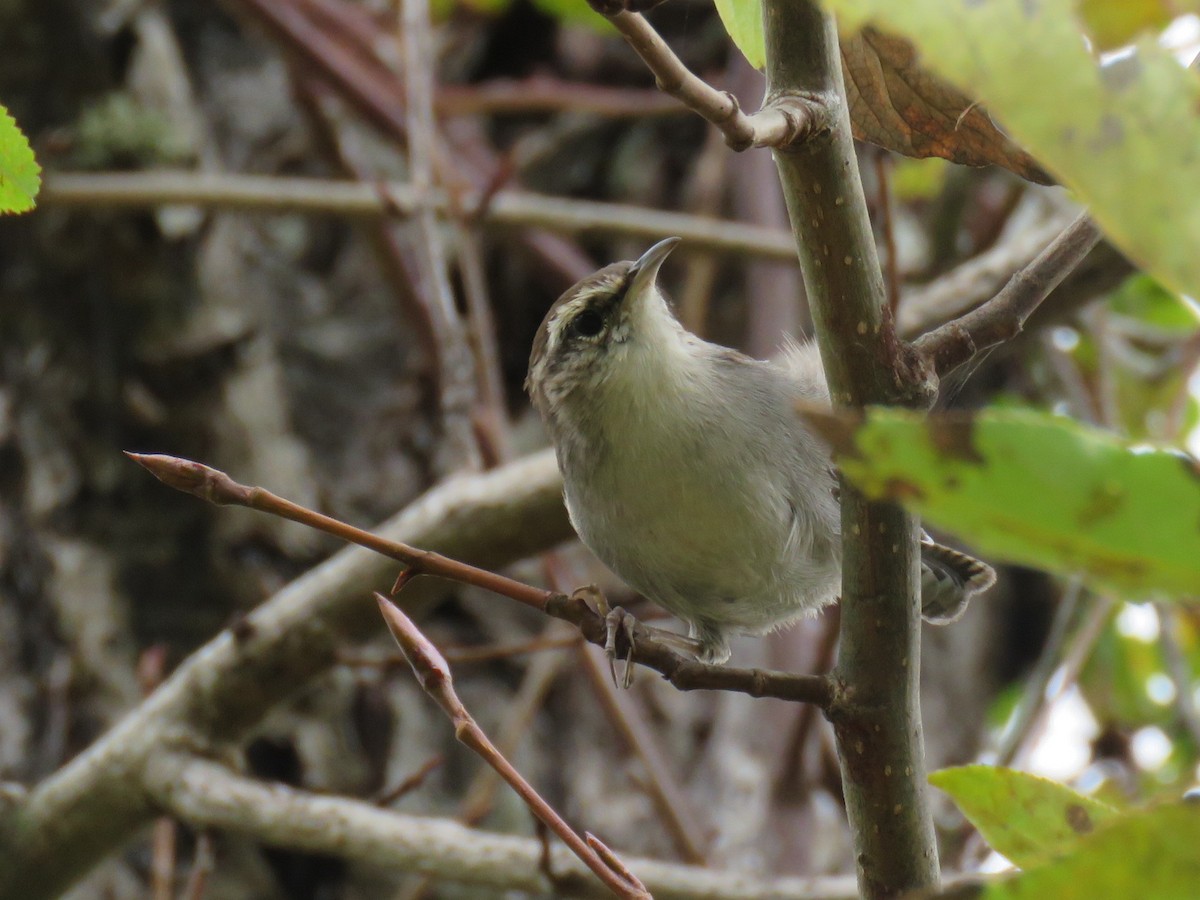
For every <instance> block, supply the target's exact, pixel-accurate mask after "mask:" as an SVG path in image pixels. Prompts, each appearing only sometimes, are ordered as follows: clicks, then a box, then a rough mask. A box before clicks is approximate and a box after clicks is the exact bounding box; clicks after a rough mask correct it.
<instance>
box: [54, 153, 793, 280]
mask: <svg viewBox="0 0 1200 900" xmlns="http://www.w3.org/2000/svg"><path fill="white" fill-rule="evenodd" d="M385 187H386V192H385V196H386V199H385V196H382V195H381V193H380V190H379V187H378V186H376V185H371V184H367V183H364V182H355V181H345V180H332V179H320V178H290V177H289V178H277V177H272V176H263V175H228V174H215V173H214V174H197V173H194V172H166V171H158V172H108V173H95V174H86V173H58V174H55V175H49V176H47V178H46V183H45V185H44V186H43V189H42V194H41V195H40V196H39V198H38V202H39V204H40V205H41V206H44V207H49V206H64V207H78V206H83V207H106V208H119V207H126V208H133V209H146V208H156V207H159V206H180V205H183V206H188V205H195V206H205V207H211V208H220V209H226V210H234V211H247V212H259V213H312V214H322V213H323V214H329V215H344V216H365V217H376V216H382V215H388V214H391V215H411V214H412V213H414V212H415V211H416V210H417V208H418V206H419V205H420V204H419V200H418V197H417V192H416V191H415V190H414V189H413V187H412V185H410V184H407V183H404V182H389V183H387V184H386V186H385ZM426 202H427V204H428V206H429V207H430V208H432V209H434V210H436V211H438V212H440V213H445V212H447V211H448V210H449V205H450V201H449V199H448V197H447V196H446V194H445V193H444V192H442V191H432V192H431V193H430V194H429V196H428V197H427V198H426ZM482 221H484V222H485V223H488V224H492V225H496V226H504V227H517V226H537V227H540V228H548V229H553V230H555V231H561V232H567V233H584V232H589V233H593V234H612V235H623V236H629V237H636V238H660V237H662V236H663V235H665V234H673V235H678V236H679V237H681V238H683V239H684V240H685V241H686V242H687V243H688V245H689V246H691V247H693V248H694V249H698V250H708V251H713V252H719V253H736V254H739V255H749V256H761V257H765V258H767V259H778V260H784V261H789V262H792V263H795V261H796V253H795V249H794V247H793V245H792V243H791V237H790V236H789V235H788V233H787V232H786V231H783V230H782V229H779V228H761V227H756V226H753V225H744V224H739V223H737V222H730V221H726V220H722V219H715V218H710V217H706V216H692V215H687V214H686V213H675V212H667V211H664V210H657V209H648V208H646V207H639V206H629V205H625V204H619V203H600V202H595V201H590V200H573V199H568V198H565V197H547V196H543V195H540V194H533V193H529V192H527V191H498V192H496V193H495V194H494V195H492V197H491V198H490V200H489V202H488V204H487V207H486V209H485V210H484V211H483V213H482Z"/></svg>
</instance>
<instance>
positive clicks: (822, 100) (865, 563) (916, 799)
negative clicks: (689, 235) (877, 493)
mask: <svg viewBox="0 0 1200 900" xmlns="http://www.w3.org/2000/svg"><path fill="white" fill-rule="evenodd" d="M763 17H764V23H765V26H766V35H767V79H768V96H767V102H768V103H770V102H772V101H773V100H774V99H775V98H777V97H780V96H796V95H800V96H804V97H807V98H808V99H809V100H810V101H811V102H812V103H813V104H814V107H815V108H816V109H817V110H818V113H817V115H818V116H819V119H818V123H817V125H816V128H815V130H814V133H813V134H812V136H811V137H809V138H808V139H807V140H805V141H804V142H803V143H800V144H796V145H793V146H791V147H789V148H786V149H781V150H777V151H776V152H775V162H776V165H777V167H778V169H779V175H780V180H781V181H782V183H783V188H784V193H785V195H786V199H787V206H788V213H789V215H790V217H791V220H792V230H793V232H794V234H795V236H796V241H797V245H798V248H799V255H800V262H801V267H802V269H803V272H804V281H805V285H806V287H807V289H808V296H809V303H810V306H811V308H812V315H813V321H814V324H815V326H816V332H817V338H818V341H819V344H820V347H821V356H822V359H823V360H824V364H825V370H826V373H827V376H828V380H829V387H830V392H831V394H832V395H833V398H834V402H835V403H836V404H839V405H846V406H861V405H865V404H868V403H914V402H921V401H923V400H925V399H927V396H928V393H929V392H930V391H931V385H930V384H929V382H928V380H927V379H925V378H924V377H923V376H922V374H921V372H920V370H919V368H918V367H917V366H914V365H913V359H914V357H913V354H912V353H911V351H909V350H908V348H907V346H906V345H904V344H902V343H901V342H900V341H898V340H897V338H896V336H895V330H894V325H893V322H892V318H891V315H890V313H889V311H888V310H887V301H886V296H885V292H884V287H883V280H882V277H881V275H880V269H879V261H878V259H877V257H876V253H875V242H874V238H873V237H872V234H871V227H870V222H869V220H868V217H867V208H866V203H865V200H864V197H863V189H862V184H861V182H860V180H859V173H858V164H857V161H856V159H855V155H854V145H853V141H852V139H851V134H850V119H849V112H848V109H847V105H846V99H845V92H844V89H843V85H842V72H841V65H840V56H839V51H838V38H837V30H836V27H835V25H834V23H833V21H832V19H831V18H829V17H827V16H825V15H823V14H822V13H821V11H820V10H819V9H818V7H817V6H816V4H815V3H812V2H809V0H764V2H763ZM841 496H842V536H843V541H844V551H843V553H844V555H843V574H842V620H841V658H840V661H839V663H838V669H837V675H838V676H839V678H840V679H841V681H842V682H843V683H844V684H845V686H846V692H847V693H846V702H845V703H843V704H840V705H838V706H837V707H835V708H834V709H832V710H831V711H830V719H831V720H832V722H833V725H834V729H835V731H836V734H837V742H838V753H839V757H840V761H841V767H842V782H843V785H844V788H845V795H846V808H847V811H848V814H849V817H850V825H851V828H852V829H853V831H854V839H855V848H856V859H857V863H858V879H859V887H860V890H861V892H862V894H863V896H864V897H871V898H876V897H894V896H897V895H899V894H902V893H905V892H906V891H910V890H915V889H923V888H930V887H934V886H935V885H936V884H937V882H938V877H939V875H938V860H937V852H936V846H935V843H934V834H933V824H932V819H931V817H930V814H929V807H928V802H927V799H926V796H925V785H924V779H925V771H924V769H925V765H924V749H923V742H922V736H921V719H920V708H919V700H918V676H919V671H920V650H921V646H920V608H919V606H920V596H919V594H920V590H919V580H918V551H917V533H918V525H917V522H916V520H915V519H914V517H912V516H911V515H909V514H907V513H905V512H904V511H903V510H902V509H900V508H899V507H897V506H894V505H892V504H887V503H871V502H868V501H867V500H866V499H865V498H863V497H862V495H860V494H859V493H858V492H857V491H855V490H853V489H851V488H850V487H849V486H848V485H843V487H842V493H841Z"/></svg>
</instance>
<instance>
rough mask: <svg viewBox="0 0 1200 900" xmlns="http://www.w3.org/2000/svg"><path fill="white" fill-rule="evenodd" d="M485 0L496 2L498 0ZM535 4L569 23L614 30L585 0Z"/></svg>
mask: <svg viewBox="0 0 1200 900" xmlns="http://www.w3.org/2000/svg"><path fill="white" fill-rule="evenodd" d="M476 2H479V0H476ZM483 2H485V3H495V2H496V0H483ZM533 5H534V6H536V7H537V8H538V9H540V10H541V11H542V12H544V13H546V14H548V15H551V16H553V17H554V18H556V19H558V20H559V21H560V22H564V23H566V24H568V25H584V26H586V27H588V28H592V29H594V30H596V31H601V32H604V33H605V34H611V33H612V31H613V26H612V23H611V22H609V21H608V19H606V18H604V16H602V15H600V13H598V12H596V11H595V10H594V9H592V8H591V7H590V6H588V4H587V3H585V2H584V0H533Z"/></svg>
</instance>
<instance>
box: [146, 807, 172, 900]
mask: <svg viewBox="0 0 1200 900" xmlns="http://www.w3.org/2000/svg"><path fill="white" fill-rule="evenodd" d="M176 831H177V829H176V827H175V820H174V819H172V818H170V817H169V816H159V817H158V818H157V819H155V820H154V834H153V837H151V839H150V846H151V851H150V897H151V898H152V900H171V898H172V897H174V896H175V836H176Z"/></svg>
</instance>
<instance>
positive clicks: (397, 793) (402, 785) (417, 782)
mask: <svg viewBox="0 0 1200 900" xmlns="http://www.w3.org/2000/svg"><path fill="white" fill-rule="evenodd" d="M407 661H408V660H405V662H407ZM444 761H445V760H444V759H443V758H442V755H441V754H440V753H435V754H434V755H433V756H431V757H429V759H427V760H425V762H423V763H421V765H420V766H419V767H418V768H417V770H416V771H415V772H412V773H411V774H409V775H408V776H407V777H405V778H403V779H401V781H400V782H399V783H398V784H396V785H393V786H392V787H390V788H387V789H385V790H383V791H380V792H379V793H378V794H377V795H376V796H375V804H376V805H377V806H391V805H392V804H393V803H395V802H396V801H397V800H399V799H400V798H401V797H403V796H405V795H406V794H411V793H412V792H413V791H415V790H416V789H417V788H419V787H420V786H421V785H423V784H424V783H425V779H426V778H428V777H429V776H430V775H431V774H432V773H433V772H434V771H435V770H436V769H438V768H439V767H440V766H441V765H442V763H443V762H444Z"/></svg>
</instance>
